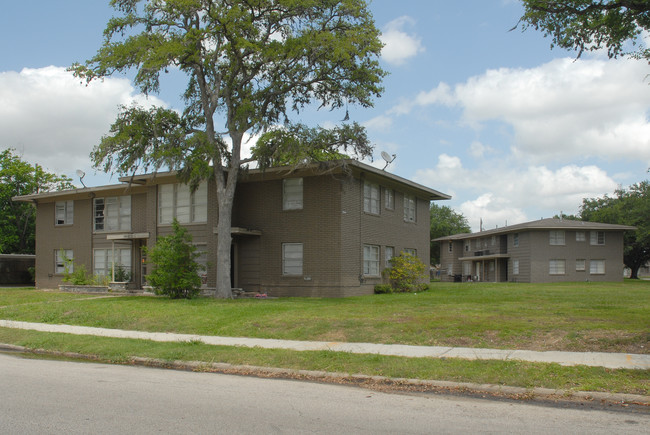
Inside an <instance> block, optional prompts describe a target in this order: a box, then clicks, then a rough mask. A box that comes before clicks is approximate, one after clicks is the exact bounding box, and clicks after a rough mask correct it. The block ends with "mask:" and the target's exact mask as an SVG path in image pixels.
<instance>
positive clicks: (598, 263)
mask: <svg viewBox="0 0 650 435" xmlns="http://www.w3.org/2000/svg"><path fill="white" fill-rule="evenodd" d="M589 273H590V274H591V275H604V274H605V260H590V261H589Z"/></svg>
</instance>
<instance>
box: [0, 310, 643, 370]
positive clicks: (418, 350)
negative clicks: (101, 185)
mask: <svg viewBox="0 0 650 435" xmlns="http://www.w3.org/2000/svg"><path fill="white" fill-rule="evenodd" d="M0 327H5V328H16V329H29V330H35V331H42V332H60V333H66V334H77V335H95V336H101V337H113V338H135V339H142V340H153V341H160V342H189V341H199V342H202V343H205V344H210V345H215V346H239V347H259V348H264V349H287V350H296V351H318V350H330V351H334V352H349V353H358V354H380V355H389V356H402V357H410V358H424V357H426V358H462V359H469V360H483V359H485V360H490V359H492V360H501V361H512V360H515V361H528V362H543V363H556V364H560V365H563V366H577V365H584V366H590V367H605V368H610V369H630V370H648V369H650V355H640V354H623V353H606V352H561V351H545V352H540V351H532V350H508V349H480V348H466V347H443V346H411V345H401V344H376V343H337V342H324V341H296V340H277V339H265V338H248V337H218V336H205V335H195V334H174V333H166V332H143V331H127V330H122V329H105V328H92V327H88V326H72V325H52V324H46V323H31V322H19V321H13V320H0Z"/></svg>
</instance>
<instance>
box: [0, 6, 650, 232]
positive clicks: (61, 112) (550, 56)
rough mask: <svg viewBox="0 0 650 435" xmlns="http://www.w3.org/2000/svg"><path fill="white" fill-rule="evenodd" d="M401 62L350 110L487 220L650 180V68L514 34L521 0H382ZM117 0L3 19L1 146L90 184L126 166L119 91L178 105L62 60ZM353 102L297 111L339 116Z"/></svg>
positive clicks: (412, 169)
mask: <svg viewBox="0 0 650 435" xmlns="http://www.w3.org/2000/svg"><path fill="white" fill-rule="evenodd" d="M370 8H371V10H372V12H373V15H374V17H375V21H376V25H377V27H378V28H380V29H381V31H382V39H383V41H384V42H385V44H386V46H385V48H384V51H383V52H382V59H381V63H382V66H383V67H384V68H385V69H386V70H387V71H388V72H389V73H390V75H389V76H388V77H387V78H386V80H385V82H384V85H385V92H384V94H383V96H382V98H380V99H378V100H377V101H376V103H375V107H373V108H371V109H363V108H359V107H350V109H349V111H350V116H351V119H352V120H355V121H358V122H360V123H362V124H364V125H365V126H366V127H367V129H368V134H369V137H370V139H371V140H372V142H373V143H374V144H375V149H376V152H375V161H374V163H373V164H375V165H376V166H379V167H383V161H382V160H381V158H380V157H379V153H380V152H381V151H387V152H388V153H389V154H396V155H397V159H396V160H395V162H394V163H393V164H392V165H391V166H390V167H389V169H388V170H389V171H391V172H393V173H396V174H397V175H400V176H402V177H405V178H408V179H411V180H414V181H416V182H419V183H422V184H424V185H426V186H429V187H431V188H434V189H436V190H439V191H442V192H445V193H448V194H450V195H452V196H453V198H452V200H451V201H446V202H444V203H443V204H446V205H449V206H451V207H452V208H454V209H455V210H457V211H459V212H461V213H463V214H464V215H465V216H466V217H467V218H468V220H469V223H470V225H471V226H472V228H473V229H474V230H475V231H476V230H478V227H479V221H480V220H481V219H482V220H483V223H484V227H485V228H494V227H496V226H503V225H505V224H506V222H507V223H508V224H514V223H518V222H524V221H527V220H533V219H539V218H542V217H551V216H553V215H555V214H557V213H559V212H560V211H563V212H565V213H576V212H577V211H578V207H579V205H580V203H581V200H582V198H584V197H594V196H601V195H603V194H605V193H610V194H611V193H612V192H613V191H614V189H615V188H616V187H617V186H619V185H622V186H628V185H630V184H632V183H636V182H639V181H642V180H644V179H646V178H647V177H648V174H647V172H646V171H647V169H648V167H649V166H650V121H649V118H648V111H649V109H650V79H648V78H647V77H646V76H647V75H648V74H649V73H650V67H649V66H648V64H647V63H645V62H643V61H634V60H629V59H619V60H608V59H607V58H606V56H604V55H603V53H598V52H597V53H593V54H589V55H584V56H583V57H582V58H581V59H579V60H576V59H575V54H574V53H571V52H567V51H564V50H560V49H554V50H551V49H550V41H549V40H548V39H545V38H543V36H542V35H541V34H539V33H537V32H535V31H533V30H529V31H527V32H523V33H522V32H521V31H520V30H519V29H518V30H514V31H509V30H510V29H511V28H512V27H513V26H515V25H516V24H517V21H518V19H519V17H520V16H521V14H522V7H521V4H520V3H519V2H518V1H515V0H459V1H453V2H450V1H441V0H428V1H424V0H401V1H395V0H374V1H372V2H371V4H370ZM111 15H112V9H111V8H110V7H109V6H108V1H105V2H104V1H100V0H92V1H88V0H61V1H58V2H51V1H41V0H23V1H21V2H10V3H9V4H8V5H5V6H4V8H3V18H2V20H1V24H2V25H1V26H0V53H2V54H3V56H1V57H0V147H1V148H2V149H4V148H7V147H11V148H15V149H16V151H17V152H18V153H19V154H21V155H22V156H23V158H24V159H25V160H27V161H29V162H32V163H39V164H41V165H43V166H44V167H46V168H48V169H49V170H51V171H55V172H58V173H63V174H66V175H68V176H70V177H73V178H76V177H75V175H74V173H75V169H82V170H84V171H85V172H86V173H87V176H86V178H85V179H84V181H85V182H86V184H88V185H101V184H108V183H112V182H115V180H116V178H115V177H113V178H111V177H110V175H107V174H103V173H101V172H99V171H96V170H94V169H92V167H91V163H90V159H89V157H88V155H89V153H90V151H91V150H92V148H93V146H95V145H96V144H97V143H98V142H99V139H100V138H101V137H102V135H104V134H106V133H107V131H108V128H109V126H110V124H111V122H112V121H113V120H114V118H115V115H116V113H117V107H118V105H119V104H128V103H129V102H130V101H132V100H134V99H135V100H138V101H141V102H143V103H146V104H164V105H166V106H169V107H177V108H180V106H179V103H178V95H179V94H180V93H181V92H182V90H183V86H182V83H181V82H179V81H178V80H167V81H165V82H164V83H163V86H164V88H163V92H162V93H161V94H160V95H158V96H150V97H149V98H148V99H145V97H143V96H139V95H138V94H137V91H136V90H135V89H134V88H133V86H132V85H131V83H130V81H129V79H128V77H125V76H116V77H114V78H109V79H106V80H104V81H103V82H97V83H93V84H92V85H90V86H88V87H86V86H83V85H80V84H79V81H78V80H76V79H74V78H72V77H71V76H70V74H69V73H67V72H66V71H65V69H66V67H68V66H69V65H70V64H72V63H73V62H75V61H84V60H85V59H87V58H89V57H91V56H92V55H93V54H94V53H95V52H96V50H97V48H98V47H99V46H100V44H101V42H102V31H103V29H104V26H105V23H106V21H107V20H108V18H109V17H110V16H111ZM344 115H345V113H344V111H337V112H329V111H325V112H323V113H318V114H313V113H308V114H304V115H301V116H302V117H303V119H300V117H296V118H295V119H296V120H301V121H303V122H307V123H311V124H314V123H319V124H321V125H324V126H331V125H334V124H335V123H338V122H339V121H340V120H341V119H342V118H343V116H344Z"/></svg>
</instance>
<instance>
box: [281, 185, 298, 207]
mask: <svg viewBox="0 0 650 435" xmlns="http://www.w3.org/2000/svg"><path fill="white" fill-rule="evenodd" d="M282 210H302V178H285V179H284V180H282Z"/></svg>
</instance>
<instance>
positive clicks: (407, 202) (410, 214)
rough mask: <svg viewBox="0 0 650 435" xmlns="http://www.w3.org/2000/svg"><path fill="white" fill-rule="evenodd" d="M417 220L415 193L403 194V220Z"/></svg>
mask: <svg viewBox="0 0 650 435" xmlns="http://www.w3.org/2000/svg"><path fill="white" fill-rule="evenodd" d="M416 221H417V198H416V197H415V195H409V194H408V193H405V194H404V222H416Z"/></svg>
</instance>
